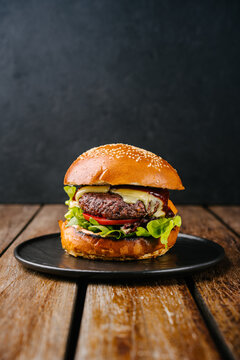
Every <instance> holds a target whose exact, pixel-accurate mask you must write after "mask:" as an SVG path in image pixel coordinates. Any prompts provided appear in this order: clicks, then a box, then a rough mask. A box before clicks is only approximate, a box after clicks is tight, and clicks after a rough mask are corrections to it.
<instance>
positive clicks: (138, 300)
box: [75, 280, 220, 360]
mask: <svg viewBox="0 0 240 360" xmlns="http://www.w3.org/2000/svg"><path fill="white" fill-rule="evenodd" d="M81 324H82V325H81V330H80V337H79V341H78V346H77V351H76V356H75V359H76V360H78V359H79V360H80V359H81V360H85V359H87V360H91V359H99V360H105V359H113V360H115V359H144V360H145V359H162V360H164V359H172V360H175V359H176V360H179V359H186V360H187V359H195V360H198V359H199V360H202V359H205V360H207V359H209V360H210V359H211V360H212V359H219V358H220V357H219V355H218V353H217V352H216V349H215V346H214V344H213V342H212V340H211V337H210V334H209V332H208V330H207V328H206V326H205V324H204V323H203V320H202V318H201V316H200V314H199V311H198V309H197V307H196V304H195V302H194V301H193V299H192V297H191V295H190V293H189V291H188V288H187V287H186V285H185V283H184V281H181V280H178V281H175V280H162V281H158V282H154V283H148V284H146V285H135V286H134V285H128V286H127V285H125V286H124V285H110V284H109V285H98V284H91V285H89V286H88V289H87V295H86V301H85V307H84V313H83V318H82V322H81Z"/></svg>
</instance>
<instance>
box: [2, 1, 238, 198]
mask: <svg viewBox="0 0 240 360" xmlns="http://www.w3.org/2000/svg"><path fill="white" fill-rule="evenodd" d="M239 5H240V2H239V1H209V0H207V1H202V0H201V1H178V0H176V1H165V0H164V1H161V0H159V1H152V0H146V1H141V0H136V1H133V0H131V1H130V0H119V1H114V0H108V1H107V0H96V1H93V0H85V1H82V0H81V1H70V0H65V1H64V0H51V1H49V0H41V1H33V0H26V1H19V0H13V1H9V0H7V1H0V169H1V176H0V201H1V202H11V203H15V202H24V203H34V202H61V201H63V199H65V195H64V193H63V190H62V182H63V177H64V174H65V172H66V170H67V168H68V166H69V165H70V163H71V162H72V161H73V160H74V159H75V158H76V157H77V156H78V155H79V154H80V153H82V152H83V151H85V150H87V149H88V148H91V147H93V146H98V145H100V144H104V143H111V142H124V143H129V144H133V145H137V146H140V147H143V148H146V149H148V150H151V151H153V152H156V153H158V154H160V155H161V156H162V157H163V158H165V159H166V160H168V161H169V162H170V163H171V164H172V165H173V166H174V167H175V168H177V169H178V171H179V174H180V176H181V177H182V181H183V183H184V185H185V187H186V191H184V192H178V193H174V197H175V199H176V201H178V202H181V203H201V204H202V203H223V204H224V203H239V200H240V196H239V195H240V192H239V178H238V177H237V175H239V174H238V170H239V165H238V164H239V158H240V153H239V130H240V128H239V121H240V79H239V74H240V31H239V30H240V21H239V19H240V11H239V10H240V8H239Z"/></svg>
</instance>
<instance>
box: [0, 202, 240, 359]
mask: <svg viewBox="0 0 240 360" xmlns="http://www.w3.org/2000/svg"><path fill="white" fill-rule="evenodd" d="M65 211H66V207H65V206H63V205H44V206H40V205H0V214H1V216H0V252H1V260H0V264H1V271H0V293H1V298H0V301H1V304H0V324H1V327H0V359H2V360H6V359H9V360H10V359H11V360H12V359H21V360H22V359H24V360H25V359H26V360H32V359H44V360H48V359H49V360H54V359H81V360H82V359H87V360H91V359H103V360H106V359H164V360H165V359H171V360H175V359H176V360H179V359H181V360H182V359H193V360H196V359H200V360H205V359H209V360H214V359H240V292H239V290H240V287H239V283H240V281H239V279H240V271H239V268H240V266H239V265H240V257H239V254H240V241H239V233H240V222H239V215H240V207H235V206H229V207H223V206H211V207H206V208H203V207H200V206H179V211H180V213H181V215H182V218H183V227H182V232H184V233H190V234H193V235H199V236H202V237H206V238H208V239H210V240H213V241H215V242H217V243H219V244H220V245H222V246H223V247H224V248H225V251H226V254H227V258H226V259H225V260H224V261H223V262H222V263H221V264H219V265H218V266H216V267H215V268H213V269H211V270H208V271H205V272H202V273H199V274H196V275H194V276H189V277H184V278H173V279H161V280H159V281H156V280H155V281H147V282H144V283H119V284H116V283H105V284H101V283H86V282H84V281H79V282H78V283H76V282H73V281H67V280H61V279H58V278H53V277H51V276H44V275H41V274H39V273H37V272H33V271H30V270H26V269H25V268H23V267H22V266H21V265H20V264H19V263H17V261H16V260H15V258H14V257H13V250H14V248H15V246H16V245H17V244H19V243H20V242H22V241H23V240H26V239H28V238H32V237H35V236H39V235H41V234H46V233H53V232H56V231H58V225H57V219H61V218H63V214H64V212H65Z"/></svg>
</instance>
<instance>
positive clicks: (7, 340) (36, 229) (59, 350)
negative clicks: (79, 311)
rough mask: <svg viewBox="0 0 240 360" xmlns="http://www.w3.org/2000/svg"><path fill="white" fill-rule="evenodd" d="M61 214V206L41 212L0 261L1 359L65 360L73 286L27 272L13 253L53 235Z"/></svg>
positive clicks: (56, 229) (47, 207) (74, 286)
mask: <svg viewBox="0 0 240 360" xmlns="http://www.w3.org/2000/svg"><path fill="white" fill-rule="evenodd" d="M64 211H66V207H65V206H62V205H47V206H44V207H43V208H42V209H41V210H40V212H39V214H38V215H37V216H36V217H35V218H34V220H33V221H32V223H31V224H30V225H29V226H28V227H27V228H26V230H25V231H24V232H23V233H22V234H21V236H20V237H19V238H18V239H17V240H16V241H15V242H14V244H13V245H11V246H10V248H9V249H8V250H7V251H6V252H5V253H4V255H3V256H2V258H1V262H0V266H1V270H0V294H1V306H0V323H1V332H0V351H1V359H4V360H8V359H9V360H10V359H11V360H12V359H21V360H22V359H46V360H48V359H49V360H54V359H61V358H63V356H64V351H65V347H66V341H67V336H68V330H69V325H70V320H71V314H72V307H73V302H74V298H75V295H76V285H75V284H74V283H71V282H68V281H63V280H60V279H59V280H58V279H56V278H55V279H54V278H51V277H50V276H49V277H46V276H43V275H41V274H38V273H35V272H33V271H29V270H25V269H24V268H23V267H22V266H21V265H20V264H19V263H18V262H17V261H16V260H15V258H14V257H13V249H14V247H15V246H16V244H19V243H20V242H22V241H23V240H26V239H28V238H32V237H35V236H39V235H42V234H46V233H52V232H57V231H58V224H57V219H60V218H62V216H63V213H64Z"/></svg>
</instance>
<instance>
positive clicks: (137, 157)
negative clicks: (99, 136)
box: [64, 144, 184, 190]
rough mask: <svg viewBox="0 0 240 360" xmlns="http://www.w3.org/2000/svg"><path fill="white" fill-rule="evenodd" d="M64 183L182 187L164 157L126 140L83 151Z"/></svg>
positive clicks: (176, 174) (178, 188)
mask: <svg viewBox="0 0 240 360" xmlns="http://www.w3.org/2000/svg"><path fill="white" fill-rule="evenodd" d="M64 184H66V185H105V184H110V185H136V186H150V187H157V188H166V189H172V190H174V189H175V190H183V189H184V187H183V185H182V182H181V179H180V177H179V176H178V173H177V171H176V170H175V169H174V168H173V167H172V166H171V165H170V164H169V163H168V162H167V161H166V160H164V159H162V158H161V157H160V156H157V155H155V154H153V153H152V152H150V151H147V150H144V149H141V148H138V147H135V146H132V145H126V144H107V145H102V146H99V147H95V148H92V149H90V150H88V151H86V152H84V153H83V154H82V155H80V156H79V157H78V158H77V159H76V160H75V161H74V162H73V163H72V165H71V166H70V167H69V169H68V170H67V172H66V175H65V178H64Z"/></svg>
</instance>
